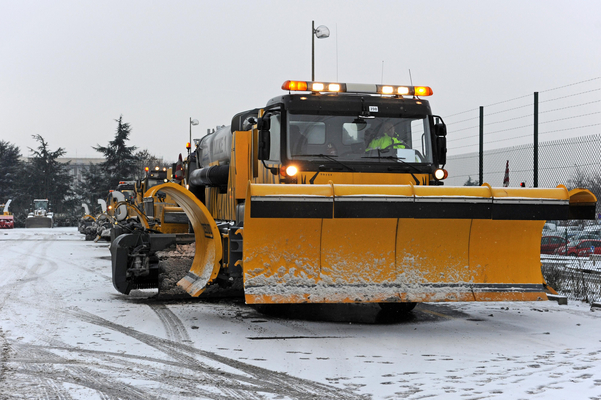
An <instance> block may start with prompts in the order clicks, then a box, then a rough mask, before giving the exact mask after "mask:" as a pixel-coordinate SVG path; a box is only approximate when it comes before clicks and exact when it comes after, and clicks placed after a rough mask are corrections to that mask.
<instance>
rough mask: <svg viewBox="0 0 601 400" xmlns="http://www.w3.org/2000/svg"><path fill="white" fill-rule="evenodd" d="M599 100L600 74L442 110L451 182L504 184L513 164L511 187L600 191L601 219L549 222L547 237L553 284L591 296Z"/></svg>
mask: <svg viewBox="0 0 601 400" xmlns="http://www.w3.org/2000/svg"><path fill="white" fill-rule="evenodd" d="M539 94H540V101H539ZM600 104H601V77H597V78H592V79H587V80H584V81H581V82H576V83H572V84H568V85H563V86H559V87H557V88H553V89H548V90H544V91H541V92H540V93H539V92H536V93H534V94H532V95H524V96H519V97H516V98H514V99H509V100H505V101H499V102H497V103H494V104H490V105H487V106H483V107H479V108H478V109H476V108H473V109H471V110H468V111H464V112H460V113H456V114H453V115H449V116H444V115H443V117H444V119H445V122H446V124H447V127H448V132H449V133H448V138H447V140H448V143H449V154H448V157H447V164H446V166H445V169H446V170H447V171H448V172H449V177H448V178H447V180H446V181H445V185H448V186H464V185H479V184H480V179H481V178H482V182H486V183H488V184H490V185H491V186H493V187H501V186H503V180H504V178H505V174H506V167H507V166H508V170H509V185H508V186H509V187H519V186H525V187H534V186H537V187H541V188H544V187H547V188H554V187H557V186H558V185H564V186H566V187H567V188H568V189H573V188H576V187H581V188H586V189H589V190H590V191H591V192H593V193H594V194H595V196H597V198H598V199H599V200H600V201H599V202H598V203H597V220H593V221H584V220H572V221H548V222H549V223H548V224H546V225H545V227H546V228H547V229H545V230H544V231H543V233H542V241H541V266H542V272H543V276H544V278H545V280H546V281H547V283H548V284H549V285H550V286H551V287H553V288H554V289H555V290H557V291H558V292H559V293H560V294H562V295H565V296H567V297H568V298H570V299H573V300H582V301H587V302H595V301H601V225H600V224H599V215H601V109H600V107H599V105H600ZM539 106H540V107H539ZM539 129H540V131H539ZM577 135H578V136H577ZM567 136H571V137H567ZM539 137H542V138H544V139H547V140H544V141H539ZM552 138H555V140H550V139H552ZM508 145H511V146H508ZM535 146H536V147H535ZM480 149H482V151H481V150H480ZM535 150H537V151H535ZM480 151H481V152H480ZM535 158H536V159H537V162H536V163H535ZM481 162H482V165H481V164H480V163H481Z"/></svg>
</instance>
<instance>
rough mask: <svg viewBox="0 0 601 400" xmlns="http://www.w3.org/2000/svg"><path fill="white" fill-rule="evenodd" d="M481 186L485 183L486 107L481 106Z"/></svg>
mask: <svg viewBox="0 0 601 400" xmlns="http://www.w3.org/2000/svg"><path fill="white" fill-rule="evenodd" d="M479 153H480V158H479V162H480V165H479V173H480V186H482V184H483V183H484V107H483V106H480V146H479Z"/></svg>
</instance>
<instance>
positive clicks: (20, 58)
mask: <svg viewBox="0 0 601 400" xmlns="http://www.w3.org/2000/svg"><path fill="white" fill-rule="evenodd" d="M312 20H314V21H315V24H316V26H318V25H326V26H328V27H329V29H330V31H331V33H332V34H331V36H330V38H328V39H320V40H318V39H316V43H315V45H316V52H315V60H316V61H315V70H316V79H317V80H327V81H340V82H360V83H381V82H382V81H383V82H384V83H389V84H409V72H408V71H409V70H411V74H412V77H413V83H414V84H416V85H429V86H431V87H432V88H433V91H434V95H433V96H432V97H430V98H429V100H430V102H431V104H432V108H433V111H434V113H435V114H439V115H441V116H443V117H445V120H447V118H446V116H453V115H455V114H457V113H462V112H464V111H466V110H472V109H473V110H477V108H478V106H485V105H489V104H495V103H497V102H501V101H504V100H508V99H513V98H516V97H519V96H524V95H528V94H531V93H532V92H534V91H545V90H549V89H553V88H558V87H561V86H564V85H569V84H572V83H575V82H582V81H587V80H591V81H590V82H589V83H584V84H580V85H576V86H573V88H574V89H573V90H572V91H571V92H567V93H565V95H566V96H569V95H573V94H574V93H576V91H580V90H588V89H590V88H591V87H592V88H599V87H601V79H595V78H599V77H601V1H598V0H587V1H583V0H569V1H568V0H566V1H559V0H544V1H542V0H541V1H524V0H520V1H513V0H503V1H490V0H487V1H465V0H459V1H458V0H455V1H425V0H424V1H419V2H416V1H401V0H395V1H392V0H391V1H365V0H360V1H349V0H346V1H328V0H320V1H294V2H292V1H270V0H265V1H223V0H220V1H200V0H196V1H192V0H187V1H184V0H182V1H176V0H170V1H149V0H146V1H141V0H140V1H127V0H119V1H106V0H103V1H81V0H78V1H64V0H52V1H41V0H39V1H26V0H0V140H7V141H10V142H12V143H14V144H16V145H17V146H19V147H20V149H21V152H22V154H23V155H29V150H28V147H36V146H37V143H36V142H35V141H34V140H33V139H32V137H31V136H32V135H34V134H40V135H42V136H43V137H44V138H45V139H46V140H47V141H48V142H49V144H50V147H51V149H56V148H58V147H63V148H65V149H66V150H67V155H68V156H71V157H75V156H78V157H98V156H99V153H97V152H95V151H94V150H93V149H92V146H93V145H96V144H100V145H106V144H107V143H108V141H110V140H112V139H113V137H114V135H115V130H116V122H115V119H117V118H119V116H120V115H123V119H124V121H125V122H129V123H130V124H131V126H132V134H131V137H130V139H131V141H130V144H131V145H135V146H138V147H139V148H140V149H148V150H149V151H150V152H151V153H153V154H155V155H157V156H159V157H160V156H162V157H164V158H165V159H166V160H169V161H173V160H175V159H176V157H177V154H179V153H180V152H182V153H183V152H185V143H186V142H187V141H188V135H189V118H190V117H192V118H195V119H198V120H199V121H200V124H199V125H198V126H195V127H193V128H192V136H193V137H201V136H203V135H204V134H206V132H207V128H214V127H215V126H216V125H222V124H224V125H228V124H229V123H230V121H231V117H232V116H233V115H234V114H235V113H237V112H239V111H242V110H245V109H250V108H255V107H260V106H263V105H265V103H266V102H267V101H268V100H269V99H270V98H271V97H274V96H278V95H280V94H282V93H283V91H282V90H281V88H280V87H281V85H282V83H283V82H284V81H285V80H287V79H306V80H310V78H311V21H312ZM570 88H571V87H570ZM596 93H597V94H596V95H595V94H593V97H591V98H587V99H586V100H587V101H593V102H596V103H594V104H593V105H592V106H589V107H592V108H590V110H591V111H590V112H591V115H592V116H591V117H590V118H592V122H591V125H593V128H591V129H592V130H591V129H588V130H582V129H581V130H574V131H569V133H568V134H569V135H572V136H577V135H581V134H591V133H599V132H600V129H599V128H600V127H599V125H596V126H595V124H596V123H597V124H598V123H599V120H600V119H599V111H600V110H601V107H600V106H599V102H598V101H597V100H599V98H600V96H599V91H598V90H597V92H596ZM583 100H584V99H579V98H578V97H576V101H577V102H578V101H583ZM527 101H528V102H530V101H531V100H530V99H527ZM570 107H573V106H570ZM476 115H477V114H473V113H468V114H467V117H471V116H476ZM452 118H453V117H450V120H451V121H452ZM447 122H449V121H448V120H447ZM452 127H453V125H452V124H449V136H450V138H449V139H451V138H452V137H453V129H452ZM458 134H459V133H458ZM463 134H465V131H463Z"/></svg>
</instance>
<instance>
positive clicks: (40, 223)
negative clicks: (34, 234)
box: [25, 217, 52, 228]
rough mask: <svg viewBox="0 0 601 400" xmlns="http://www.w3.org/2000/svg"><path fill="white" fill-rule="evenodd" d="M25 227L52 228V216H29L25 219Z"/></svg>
mask: <svg viewBox="0 0 601 400" xmlns="http://www.w3.org/2000/svg"><path fill="white" fill-rule="evenodd" d="M25 228H52V218H50V217H29V218H27V219H26V220H25Z"/></svg>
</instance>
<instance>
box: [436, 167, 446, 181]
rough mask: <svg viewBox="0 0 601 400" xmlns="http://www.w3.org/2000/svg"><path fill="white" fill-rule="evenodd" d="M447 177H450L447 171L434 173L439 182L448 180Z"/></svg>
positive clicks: (442, 170) (440, 170) (438, 170)
mask: <svg viewBox="0 0 601 400" xmlns="http://www.w3.org/2000/svg"><path fill="white" fill-rule="evenodd" d="M447 176H449V173H448V172H447V171H446V170H445V169H442V168H439V169H437V170H436V171H434V177H435V178H436V179H438V180H439V181H441V180H443V179H447Z"/></svg>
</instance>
